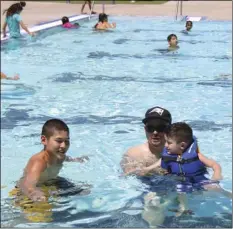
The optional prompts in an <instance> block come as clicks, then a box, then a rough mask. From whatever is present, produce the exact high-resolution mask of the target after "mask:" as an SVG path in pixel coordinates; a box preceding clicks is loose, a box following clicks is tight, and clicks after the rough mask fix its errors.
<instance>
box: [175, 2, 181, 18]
mask: <svg viewBox="0 0 233 229" xmlns="http://www.w3.org/2000/svg"><path fill="white" fill-rule="evenodd" d="M179 3H180V1H177V3H176V20H177V16H178V13H179Z"/></svg>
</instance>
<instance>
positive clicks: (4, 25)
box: [2, 21, 7, 37]
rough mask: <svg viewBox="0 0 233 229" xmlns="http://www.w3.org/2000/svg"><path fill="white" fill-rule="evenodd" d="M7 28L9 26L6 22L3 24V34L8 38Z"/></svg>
mask: <svg viewBox="0 0 233 229" xmlns="http://www.w3.org/2000/svg"><path fill="white" fill-rule="evenodd" d="M6 26H7V23H6V21H5V22H4V23H3V26H2V33H3V37H6Z"/></svg>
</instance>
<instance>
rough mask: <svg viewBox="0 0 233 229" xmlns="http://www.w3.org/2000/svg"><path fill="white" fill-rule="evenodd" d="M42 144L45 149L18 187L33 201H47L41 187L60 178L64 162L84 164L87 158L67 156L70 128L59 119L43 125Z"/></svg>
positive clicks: (26, 169)
mask: <svg viewBox="0 0 233 229" xmlns="http://www.w3.org/2000/svg"><path fill="white" fill-rule="evenodd" d="M41 143H42V144H43V145H44V149H43V150H42V151H41V152H39V153H37V154H35V155H33V156H32V157H31V158H30V159H29V161H28V164H27V166H26V167H25V169H24V175H23V177H22V178H21V179H20V180H19V182H18V184H17V187H18V188H19V189H20V190H21V192H22V193H23V194H25V195H26V196H27V197H28V198H29V199H31V200H32V201H46V200H47V197H46V195H45V193H44V192H43V191H42V189H41V188H40V186H42V185H43V184H46V182H49V181H51V180H56V178H58V173H59V171H60V170H61V168H62V166H63V162H64V161H68V162H71V161H77V162H81V163H82V162H84V161H85V160H88V157H87V156H84V157H80V158H71V157H69V156H66V152H67V150H68V149H69V146H70V138H69V128H68V126H67V125H66V124H65V123H64V122H63V121H62V120H59V119H50V120H48V121H47V122H45V124H44V125H43V128H42V133H41Z"/></svg>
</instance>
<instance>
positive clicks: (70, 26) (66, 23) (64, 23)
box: [61, 16, 80, 29]
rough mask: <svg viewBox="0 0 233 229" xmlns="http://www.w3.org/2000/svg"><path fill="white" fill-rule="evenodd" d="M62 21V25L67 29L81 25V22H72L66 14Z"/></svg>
mask: <svg viewBox="0 0 233 229" xmlns="http://www.w3.org/2000/svg"><path fill="white" fill-rule="evenodd" d="M61 21H62V27H63V28H66V29H77V28H79V27H80V25H79V23H74V24H71V23H70V21H69V18H68V17H66V16H64V17H62V19H61Z"/></svg>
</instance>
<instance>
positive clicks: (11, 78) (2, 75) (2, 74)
mask: <svg viewBox="0 0 233 229" xmlns="http://www.w3.org/2000/svg"><path fill="white" fill-rule="evenodd" d="M2 79H6V80H18V79H19V75H18V74H16V75H15V76H13V77H9V76H7V75H6V74H4V73H3V72H1V80H2Z"/></svg>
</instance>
